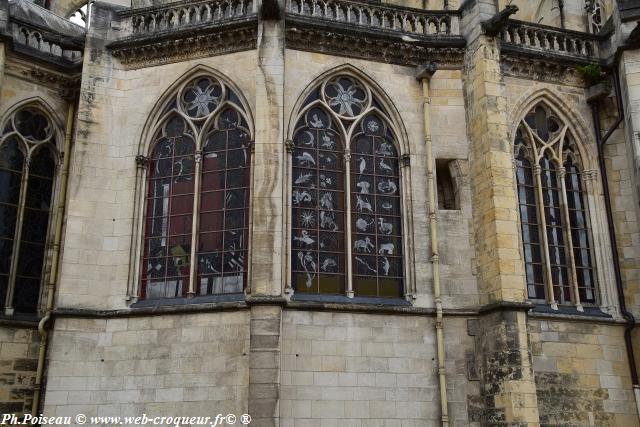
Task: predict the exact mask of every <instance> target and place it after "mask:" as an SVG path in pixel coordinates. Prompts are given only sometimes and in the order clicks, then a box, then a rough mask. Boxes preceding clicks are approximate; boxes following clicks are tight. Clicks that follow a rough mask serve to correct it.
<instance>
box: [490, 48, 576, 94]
mask: <svg viewBox="0 0 640 427" xmlns="http://www.w3.org/2000/svg"><path fill="white" fill-rule="evenodd" d="M500 68H501V70H502V73H503V74H504V75H505V76H509V77H519V78H524V79H527V80H537V81H545V82H550V83H561V84H565V85H569V86H579V87H582V86H584V81H583V80H582V78H581V77H580V75H579V74H578V72H577V70H576V66H575V65H574V64H569V63H566V62H558V61H553V60H544V59H541V58H536V57H531V56H528V57H526V56H522V55H517V54H515V55H514V54H511V53H503V54H502V57H501V63H500Z"/></svg>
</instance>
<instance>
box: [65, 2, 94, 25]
mask: <svg viewBox="0 0 640 427" xmlns="http://www.w3.org/2000/svg"><path fill="white" fill-rule="evenodd" d="M92 6H93V1H90V2H88V3H85V4H84V5H82V6H81V7H80V8H78V9H77V10H76V11H75V12H73V13H72V14H71V15H70V16H69V21H71V22H73V23H74V24H76V25H80V26H81V27H85V28H89V22H90V19H91V8H92Z"/></svg>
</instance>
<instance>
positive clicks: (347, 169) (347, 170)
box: [344, 148, 354, 298]
mask: <svg viewBox="0 0 640 427" xmlns="http://www.w3.org/2000/svg"><path fill="white" fill-rule="evenodd" d="M344 176H345V178H344V180H345V194H346V197H345V204H346V206H345V212H346V221H345V226H346V236H345V239H344V240H345V245H346V248H345V251H346V258H347V260H346V261H347V268H346V273H347V297H349V298H353V296H354V291H353V271H352V270H353V260H352V259H351V256H352V248H351V228H352V227H351V150H350V149H349V148H347V149H345V152H344Z"/></svg>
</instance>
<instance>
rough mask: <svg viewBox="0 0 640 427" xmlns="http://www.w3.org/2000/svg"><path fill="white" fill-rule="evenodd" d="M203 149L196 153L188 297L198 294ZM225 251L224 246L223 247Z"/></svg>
mask: <svg viewBox="0 0 640 427" xmlns="http://www.w3.org/2000/svg"><path fill="white" fill-rule="evenodd" d="M201 175H202V151H201V150H197V151H196V153H195V172H194V177H195V178H194V183H193V214H192V217H191V254H190V258H191V260H190V261H191V262H190V263H189V290H188V291H187V297H189V298H192V297H194V296H195V295H196V290H195V287H196V275H197V273H198V269H197V266H198V263H197V259H196V258H197V256H198V237H199V236H198V234H199V233H198V230H199V229H200V186H201V182H202V179H201V178H202V176H201ZM222 249H223V251H224V248H222Z"/></svg>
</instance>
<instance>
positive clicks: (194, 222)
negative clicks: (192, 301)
mask: <svg viewBox="0 0 640 427" xmlns="http://www.w3.org/2000/svg"><path fill="white" fill-rule="evenodd" d="M248 122H249V121H248V117H247V116H246V113H245V111H244V108H243V107H242V103H241V102H240V100H239V97H238V95H237V94H236V93H235V92H234V91H233V90H232V89H231V88H230V87H228V86H227V85H225V84H224V83H222V82H221V81H219V80H218V79H216V78H214V77H211V76H201V77H197V78H194V79H192V80H190V81H189V82H188V83H187V84H184V85H183V86H182V87H181V88H180V89H179V90H178V91H177V93H176V94H175V97H174V98H173V99H172V100H171V101H170V102H168V104H167V106H166V107H165V109H164V112H163V116H162V118H161V119H160V120H159V123H158V124H157V125H156V129H157V130H156V131H155V137H154V140H153V143H152V149H151V153H150V159H149V174H148V191H147V207H146V216H145V218H146V220H145V238H144V249H143V263H142V283H141V284H142V286H141V291H140V295H141V297H143V298H151V299H153V298H170V297H179V296H186V295H189V294H191V295H209V294H225V293H238V292H242V291H243V289H244V286H245V283H246V258H247V229H248V201H249V168H250V157H251V152H250V150H251V148H250V144H251V137H250V130H249V125H248ZM194 259H195V260H197V262H196V263H194V262H192V260H194Z"/></svg>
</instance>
